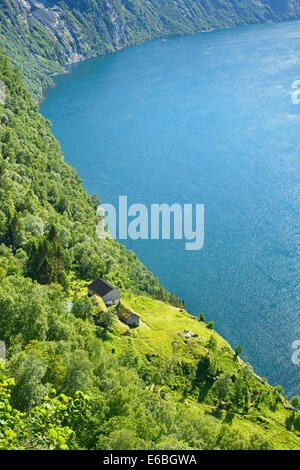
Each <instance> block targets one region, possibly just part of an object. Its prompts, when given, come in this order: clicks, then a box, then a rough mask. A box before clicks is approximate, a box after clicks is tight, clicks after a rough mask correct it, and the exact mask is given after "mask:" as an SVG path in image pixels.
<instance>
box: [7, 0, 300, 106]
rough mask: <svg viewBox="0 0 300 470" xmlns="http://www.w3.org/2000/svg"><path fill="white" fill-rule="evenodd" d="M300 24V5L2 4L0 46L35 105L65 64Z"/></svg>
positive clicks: (269, 0) (213, 1)
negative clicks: (218, 32)
mask: <svg viewBox="0 0 300 470" xmlns="http://www.w3.org/2000/svg"><path fill="white" fill-rule="evenodd" d="M297 18H300V0H262V1H256V0H222V1H220V0H152V1H151V2H149V1H147V0H109V1H106V0H64V1H63V0H57V1H54V0H49V1H45V0H44V1H35V0H31V1H30V2H23V1H21V0H0V46H1V47H2V49H3V51H4V52H5V54H6V55H7V56H8V57H9V58H10V59H11V61H12V63H13V64H14V65H17V66H18V67H19V69H20V70H21V73H22V78H23V80H24V82H25V84H26V86H27V88H28V89H29V90H30V91H31V92H32V94H34V96H35V97H36V99H41V98H42V89H43V88H45V87H46V86H51V85H53V80H52V78H51V76H52V75H53V74H57V73H62V72H63V71H64V66H65V65H66V64H71V63H74V62H78V61H80V60H84V59H86V58H89V57H95V56H97V55H100V54H107V53H112V52H115V51H117V50H119V49H121V48H123V47H127V46H130V45H132V44H138V43H140V42H143V41H146V40H149V39H155V38H158V37H168V36H175V35H182V34H192V33H195V32H198V31H210V30H211V29H215V28H225V27H232V26H235V25H244V24H250V23H261V22H270V21H281V20H289V19H297Z"/></svg>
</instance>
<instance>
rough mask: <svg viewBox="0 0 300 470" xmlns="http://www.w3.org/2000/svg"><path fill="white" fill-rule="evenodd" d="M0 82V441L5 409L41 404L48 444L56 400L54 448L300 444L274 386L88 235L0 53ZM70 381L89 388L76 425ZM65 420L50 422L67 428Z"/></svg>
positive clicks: (297, 419)
mask: <svg viewBox="0 0 300 470" xmlns="http://www.w3.org/2000/svg"><path fill="white" fill-rule="evenodd" d="M0 80H2V81H3V82H4V83H5V88H6V101H5V103H4V104H0V203H1V208H0V340H1V341H4V342H5V345H6V352H7V360H6V364H5V365H6V369H7V372H6V374H7V375H8V376H9V377H13V378H14V379H15V386H14V387H13V389H12V393H11V398H10V399H9V401H10V403H9V402H8V396H7V388H8V386H9V385H10V382H8V381H7V380H6V378H5V375H4V374H3V371H2V368H0V415H1V413H2V411H3V410H6V412H5V413H4V418H5V419H4V421H3V419H2V418H1V422H0V447H1V446H2V447H3V448H10V445H11V442H12V441H10V439H11V436H12V434H13V433H14V428H15V426H19V424H18V423H15V422H14V420H13V419H11V415H10V413H11V412H12V409H11V406H12V407H13V408H15V409H18V410H20V411H22V412H23V411H26V412H27V411H28V410H29V413H31V414H32V410H33V409H34V407H35V406H36V405H40V404H41V406H42V408H43V407H44V408H45V411H44V412H45V419H47V421H46V434H47V431H48V430H49V433H50V434H49V436H50V435H51V436H52V437H53V433H54V440H56V441H57V439H56V437H55V436H56V434H55V432H56V431H54V430H53V429H52V430H51V432H50V427H49V429H48V427H47V426H49V423H51V418H50V420H49V419H48V417H47V411H46V410H47V409H48V411H49V407H50V409H51V408H53V407H54V409H57V407H58V408H59V407H60V406H64V405H62V404H61V403H64V402H65V403H68V406H69V407H71V410H72V409H73V410H74V416H72V411H71V412H68V420H69V421H70V420H71V426H72V429H74V430H75V432H76V436H74V435H73V434H72V436H71V435H69V434H67V436H68V435H69V437H72V439H67V441H66V440H64V439H63V444H62V446H63V448H65V446H66V445H67V446H68V447H69V448H72V449H75V448H80V449H83V448H86V449H112V450H113V449H121V450H122V449H190V448H192V449H271V448H276V449H299V448H300V414H299V412H298V411H297V410H296V409H295V408H293V407H292V406H291V405H290V404H289V403H288V402H287V401H286V400H285V399H284V398H283V397H282V396H281V395H280V388H278V389H273V388H272V387H270V386H269V385H268V384H267V383H266V382H265V381H264V380H262V379H260V378H258V377H257V376H255V374H254V372H253V370H252V368H251V366H250V365H249V364H243V363H242V362H241V361H240V360H239V359H238V357H237V354H235V353H234V351H233V350H232V349H231V348H230V346H229V345H228V344H227V343H226V341H224V340H223V339H222V338H220V336H219V335H217V333H215V332H214V331H213V330H212V327H213V325H212V324H207V325H206V324H205V323H204V321H201V322H199V321H197V319H196V318H193V317H191V316H190V315H188V314H187V312H185V310H184V309H183V306H182V305H181V304H180V302H179V300H178V299H177V298H175V297H174V296H172V295H171V294H169V293H167V292H166V291H165V290H164V289H163V288H162V287H161V286H159V283H158V281H157V279H155V278H154V277H153V276H152V274H151V273H149V272H148V271H147V269H146V268H145V267H144V266H143V265H142V264H141V263H140V262H139V261H138V260H137V258H136V256H135V255H134V254H133V253H131V252H129V251H127V250H126V249H125V248H124V247H122V246H121V245H120V244H119V243H118V242H116V241H113V240H109V239H106V240H101V241H99V240H98V239H97V237H96V235H95V226H96V222H97V220H96V217H95V208H96V203H97V201H96V200H95V198H94V197H91V196H89V195H88V194H87V193H86V192H85V191H84V190H83V188H82V186H81V182H80V179H79V178H78V176H77V175H76V173H75V171H74V170H73V169H72V168H71V167H70V166H69V165H67V164H66V163H64V161H63V158H62V155H61V153H60V150H59V145H58V143H57V142H56V140H55V139H54V137H53V135H52V134H51V132H50V129H49V122H47V121H46V120H45V119H44V118H43V117H42V116H41V115H40V114H39V113H38V110H37V106H36V104H34V102H33V100H32V98H31V96H30V94H29V93H28V92H27V91H26V89H25V87H24V86H23V84H22V83H21V80H20V77H19V73H18V72H17V71H16V70H14V69H12V67H11V66H10V64H9V62H8V60H7V59H6V58H5V57H4V55H3V54H0ZM99 275H101V276H104V277H105V278H106V279H108V280H110V281H111V282H113V283H114V285H116V286H117V287H119V288H120V289H121V291H122V301H123V307H122V308H123V309H127V311H129V312H133V311H135V312H137V313H138V314H139V315H140V318H141V324H140V327H139V328H137V329H136V330H131V332H130V334H129V335H128V332H127V327H126V326H125V325H124V324H123V323H121V322H120V321H119V320H118V316H117V311H116V310H115V309H114V308H110V309H109V310H108V311H107V312H105V313H103V314H100V315H99V311H98V306H97V305H95V304H93V303H92V301H91V300H90V299H89V297H88V296H87V288H86V286H87V284H88V282H89V280H91V279H93V278H94V277H96V276H99ZM154 298H156V299H161V300H155V299H154ZM163 301H164V302H163ZM166 301H168V302H171V303H172V304H173V305H170V304H169V303H166ZM70 302H71V304H72V306H71V309H70ZM70 310H71V311H70ZM100 310H101V306H100ZM202 320H204V319H203V318H202ZM189 331H190V333H189ZM124 333H126V334H125V335H124ZM53 389H55V390H56V391H57V393H59V394H61V393H63V394H67V395H69V396H71V397H74V396H75V398H76V397H77V398H76V399H75V401H74V405H73V404H72V400H71V399H70V400H71V401H70V400H69V399H67V398H62V399H59V400H58V401H55V399H53V397H54V396H55V393H56V392H55V391H53ZM78 390H80V391H82V392H83V393H86V394H88V395H89V397H90V402H89V404H90V411H89V412H88V413H87V414H85V416H84V417H82V418H81V420H80V422H79V421H78V416H77V415H76V416H77V418H76V416H75V414H76V413H77V411H75V408H74V407H76V406H78V405H80V400H79V401H78V397H82V395H78V394H77V395H76V392H77V391H78ZM46 394H50V396H51V397H52V398H50V401H49V402H48V406H47V404H46V405H45V404H43V397H44V396H45V395H46ZM53 400H54V401H53ZM295 403H296V401H295ZM298 403H299V402H298ZM80 406H81V405H80ZM82 406H84V407H85V399H84V403H82ZM72 407H73V408H72ZM64 409H65V410H66V406H65V407H64ZM68 409H69V408H67V411H68ZM30 410H31V411H30ZM54 412H55V411H54ZM34 413H35V415H34V420H36V419H37V416H36V415H38V416H39V410H35V412H34ZM55 413H56V412H55ZM2 414H3V413H2ZM7 415H8V418H7ZM1 416H2V415H1ZM1 416H0V417H1ZM14 416H15V417H16V416H17V415H16V414H15V412H14ZM55 416H56V418H57V414H56V415H55ZM2 417H3V416H2ZM41 417H42V415H40V418H41ZM7 419H8V420H9V422H10V423H9V426H10V428H9V432H8V434H6V433H5V432H3V428H2V426H3V422H4V423H6V421H7ZM68 420H67V421H63V422H62V421H59V422H58V424H57V426H56V427H58V431H59V432H61V433H64V435H65V433H66V432H67V433H68V430H67V428H66V426H68V423H69V421H68ZM82 420H83V421H82ZM14 423H15V424H14ZM60 424H61V425H62V426H63V427H61V426H60ZM31 425H32V422H31ZM5 426H6V424H5ZM34 426H35V424H34V425H33V431H34V429H35V428H34ZM59 426H60V427H59ZM11 428H13V429H11ZM40 429H41V428H40V427H39V430H40ZM68 429H69V428H68ZM4 431H5V430H4ZM69 431H70V429H69ZM30 432H32V431H30ZM43 432H44V433H45V426H44V427H43ZM21 434H22V432H21ZM19 435H20V429H19V430H18V434H17V437H16V436H15V435H14V434H13V444H12V445H13V447H15V448H18V447H19V446H21V447H22V445H23V440H24V437H22V436H21V437H20V440H19V437H18V436H19ZM46 437H47V436H46ZM46 441H47V439H46ZM34 442H35V441H34ZM57 442H58V443H59V441H57ZM66 442H67V443H66ZM48 444H49V440H48ZM44 445H46V444H45V439H44V440H42V441H39V447H38V448H44ZM32 446H33V447H34V448H36V447H35V443H34V444H32ZM29 448H30V444H29Z"/></svg>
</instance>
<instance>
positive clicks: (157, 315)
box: [104, 293, 300, 449]
mask: <svg viewBox="0 0 300 470" xmlns="http://www.w3.org/2000/svg"><path fill="white" fill-rule="evenodd" d="M122 300H123V301H124V302H125V303H126V305H127V306H128V307H130V308H131V309H132V311H134V312H136V313H138V314H139V315H140V318H141V323H140V327H139V328H137V329H135V330H131V335H130V337H124V336H121V334H122V333H123V332H124V331H126V329H127V327H126V326H125V325H124V324H123V323H121V322H120V321H119V320H117V321H116V324H115V326H114V328H113V330H112V332H111V333H110V334H109V335H108V336H107V338H106V340H105V341H104V345H105V347H106V349H107V351H108V352H110V351H111V350H112V349H114V350H115V353H116V355H119V354H124V350H125V351H128V353H129V351H134V352H135V354H139V355H140V357H141V360H144V357H145V355H146V354H155V355H156V354H157V355H158V357H159V358H161V359H164V360H169V367H172V365H173V364H175V363H179V362H180V363H186V362H188V363H190V364H195V363H197V361H198V360H199V357H201V356H203V354H206V353H207V341H208V339H209V338H210V336H211V333H212V332H211V330H209V329H208V328H207V327H206V325H205V324H204V323H201V322H199V321H198V320H197V319H196V318H195V317H192V316H191V315H189V314H188V313H187V312H186V311H184V310H182V309H178V308H175V307H172V306H170V305H168V304H166V303H164V302H161V301H157V300H153V299H150V298H147V297H143V296H136V295H133V294H131V293H127V294H126V293H125V294H123V296H122ZM184 330H190V331H191V332H192V333H193V334H197V335H199V336H198V337H196V338H193V339H191V340H189V341H188V342H187V343H185V342H184V341H185V333H184ZM214 336H215V338H216V340H217V344H218V350H217V352H216V353H215V356H216V358H217V362H218V366H220V368H222V370H223V371H224V372H230V373H231V374H234V373H237V372H238V370H239V369H240V367H241V363H242V361H240V360H239V361H236V360H235V359H234V352H233V350H232V348H231V347H230V346H229V344H228V343H227V342H226V341H225V340H224V339H223V338H222V337H221V336H219V335H218V334H217V333H216V332H214ZM220 351H222V352H221V353H220ZM154 360H155V359H154ZM255 381H256V386H257V387H259V389H260V390H267V391H271V392H272V393H273V390H272V387H271V386H270V385H269V384H267V383H266V382H265V381H263V380H262V379H261V378H259V377H256V378H255ZM174 388H175V389H174V390H170V388H169V387H168V386H165V387H161V389H162V390H163V396H164V398H165V399H166V400H171V401H173V400H175V401H178V402H182V401H183V400H184V402H185V404H186V406H187V407H188V408H189V409H190V411H191V413H192V414H193V415H194V416H201V415H203V414H211V415H212V416H215V417H218V419H219V420H220V423H221V422H222V423H224V422H230V424H231V426H232V429H238V430H239V431H242V433H244V434H247V435H251V434H253V433H255V432H257V431H259V432H260V433H261V434H263V435H264V437H265V438H268V439H269V440H271V442H272V443H273V445H274V448H275V449H299V448H300V432H299V431H293V432H291V431H288V430H287V429H286V421H287V420H288V419H289V418H290V416H291V412H290V411H289V410H287V409H285V408H284V404H285V405H287V403H286V402H285V400H284V399H282V402H280V403H279V404H278V406H277V409H276V410H275V411H271V410H270V409H269V408H268V407H266V406H263V407H261V408H260V409H259V410H258V409H255V408H253V409H250V410H249V412H248V414H242V413H235V414H234V416H233V417H232V416H231V417H230V421H228V416H229V414H228V413H227V412H226V411H219V410H218V409H217V406H216V405H217V403H216V399H215V397H213V395H212V394H211V392H209V393H210V395H209V393H208V394H207V395H206V397H205V398H204V400H203V402H202V403H200V402H199V399H201V397H200V395H201V394H199V395H198V393H199V391H198V390H197V391H196V392H195V393H191V394H189V395H188V396H187V397H185V398H183V395H182V393H181V392H178V391H177V390H176V387H174ZM149 389H150V390H151V391H152V389H153V393H161V392H159V390H160V388H159V387H153V386H152V387H151V384H150V386H149ZM202 399H203V397H202ZM261 418H263V419H261ZM263 420H265V422H262V421H263Z"/></svg>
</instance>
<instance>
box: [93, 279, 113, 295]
mask: <svg viewBox="0 0 300 470" xmlns="http://www.w3.org/2000/svg"><path fill="white" fill-rule="evenodd" d="M88 288H89V289H91V290H92V291H94V292H96V293H97V294H98V295H100V296H101V297H104V296H105V295H106V294H108V293H109V292H111V291H112V290H115V291H116V290H117V289H116V288H115V287H114V286H112V285H111V284H110V283H109V282H107V281H104V279H100V278H99V279H96V280H95V281H93V282H92V283H91V284H90V285H89V286H88Z"/></svg>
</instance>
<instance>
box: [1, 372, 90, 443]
mask: <svg viewBox="0 0 300 470" xmlns="http://www.w3.org/2000/svg"><path fill="white" fill-rule="evenodd" d="M13 387H14V380H13V379H8V378H7V377H6V375H5V371H4V368H3V366H1V365H0V423H1V427H0V450H18V449H19V450H31V449H49V450H52V449H53V450H69V449H72V448H76V430H77V429H78V427H79V426H80V425H81V424H82V421H83V419H84V417H85V416H86V414H87V411H88V408H89V398H88V397H87V396H85V395H84V394H83V393H81V392H77V393H76V394H75V397H74V399H72V398H70V397H67V396H66V395H59V396H56V391H55V390H54V389H52V390H50V394H49V396H45V397H44V398H43V400H42V402H41V404H40V405H39V406H35V407H33V408H32V409H30V410H29V411H28V412H27V413H21V412H20V411H18V410H17V409H15V408H13V406H12V405H11V403H10V392H11V389H13Z"/></svg>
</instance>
